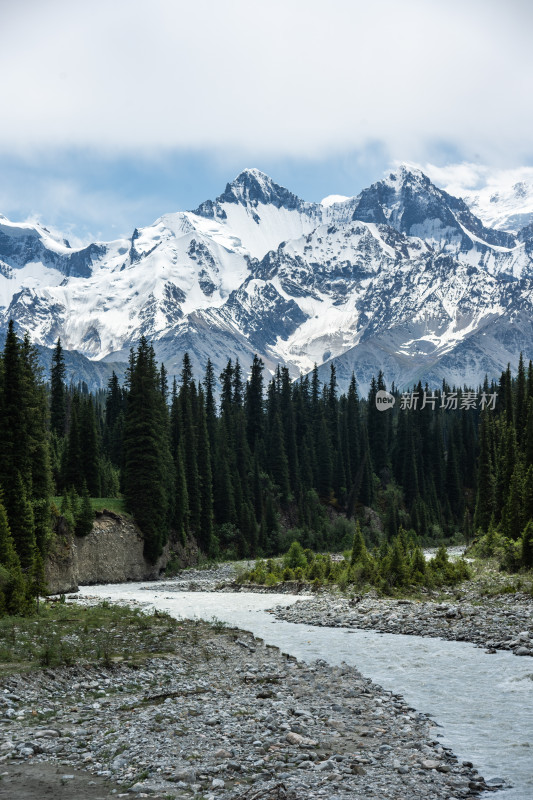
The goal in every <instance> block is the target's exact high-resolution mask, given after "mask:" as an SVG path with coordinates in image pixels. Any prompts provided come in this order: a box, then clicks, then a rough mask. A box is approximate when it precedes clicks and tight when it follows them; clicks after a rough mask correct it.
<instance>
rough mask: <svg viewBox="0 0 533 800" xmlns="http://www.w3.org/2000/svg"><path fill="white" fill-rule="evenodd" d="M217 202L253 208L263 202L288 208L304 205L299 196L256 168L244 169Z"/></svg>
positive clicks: (227, 186)
mask: <svg viewBox="0 0 533 800" xmlns="http://www.w3.org/2000/svg"><path fill="white" fill-rule="evenodd" d="M217 203H220V204H221V203H238V204H240V205H243V206H249V207H253V208H256V207H257V206H258V205H259V204H260V203H261V204H263V205H274V206H276V207H277V208H281V207H283V208H287V209H295V208H300V207H301V206H302V205H303V201H302V200H300V198H299V197H297V196H296V195H295V194H293V193H292V192H290V191H289V190H288V189H285V187H284V186H280V185H279V184H278V183H275V181H273V180H272V178H271V177H269V176H268V175H266V173H264V172H261V170H259V169H255V168H248V169H244V170H243V171H242V172H240V173H239V174H238V175H237V177H236V178H235V180H233V181H232V182H231V183H228V184H227V185H226V189H225V191H224V193H223V194H221V195H220V197H217Z"/></svg>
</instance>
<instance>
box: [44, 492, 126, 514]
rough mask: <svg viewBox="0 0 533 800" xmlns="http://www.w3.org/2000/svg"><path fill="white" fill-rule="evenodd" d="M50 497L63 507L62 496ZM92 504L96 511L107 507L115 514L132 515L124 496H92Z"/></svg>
mask: <svg viewBox="0 0 533 800" xmlns="http://www.w3.org/2000/svg"><path fill="white" fill-rule="evenodd" d="M50 499H51V501H52V503H54V505H56V506H57V508H58V509H60V508H61V500H62V498H61V497H51V498H50ZM91 505H92V507H93V510H94V511H103V510H104V508H105V509H107V511H113V512H114V513H115V514H122V515H123V516H125V517H130V516H131V515H130V514H128V512H127V511H126V506H125V504H124V498H123V497H91Z"/></svg>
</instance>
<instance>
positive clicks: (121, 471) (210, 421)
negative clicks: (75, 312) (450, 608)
mask: <svg viewBox="0 0 533 800" xmlns="http://www.w3.org/2000/svg"><path fill="white" fill-rule="evenodd" d="M0 367H1V369H0V405H1V411H2V413H1V416H0V425H1V426H2V431H1V436H0V485H1V489H2V502H1V504H0V565H1V567H0V612H1V613H24V612H26V611H28V610H29V609H31V608H32V605H33V604H34V602H35V598H36V597H38V595H39V593H42V592H43V591H44V589H45V584H44V562H45V560H46V554H47V550H48V547H49V545H50V542H51V541H52V538H53V537H54V536H55V535H57V534H56V531H57V530H58V520H59V519H60V518H61V519H62V520H63V522H64V523H65V524H67V526H68V527H70V529H71V531H72V532H73V533H75V535H78V536H83V535H86V534H87V533H88V532H89V531H90V530H91V527H92V521H93V519H94V512H93V507H92V504H91V498H95V497H105V498H112V497H122V498H123V502H124V504H125V508H126V510H127V511H128V512H129V513H131V514H132V515H133V517H134V519H135V521H136V522H137V523H138V525H139V527H140V529H141V531H142V533H143V537H144V549H145V555H146V557H147V558H148V559H149V560H150V561H152V562H154V561H155V560H156V559H157V558H158V556H159V555H160V554H161V552H162V549H163V547H164V545H165V543H166V542H167V541H168V540H169V538H170V539H171V540H173V541H179V542H180V543H181V544H183V545H185V544H186V543H187V542H192V541H194V543H195V544H196V545H197V547H198V549H199V551H200V552H201V553H202V554H203V555H205V556H206V557H209V558H218V557H224V558H242V557H269V556H274V555H277V554H280V553H283V552H286V551H287V550H288V549H289V546H290V545H291V543H293V542H298V543H299V545H301V546H302V548H309V549H312V550H314V551H339V550H343V549H346V548H352V560H353V559H354V558H355V556H354V555H353V554H354V552H355V550H357V552H358V553H359V552H360V551H361V550H362V549H364V552H365V553H366V548H368V549H369V550H372V549H374V548H375V549H377V548H380V551H379V552H381V553H382V555H383V554H386V553H387V548H389V551H390V554H392V553H393V552H394V550H395V549H396V550H398V544H397V541H398V533H399V532H400V541H404V540H405V536H406V532H409V542H410V544H409V545H405V546H404V551H405V549H406V548H408V547H409V548H411V549H410V552H412V553H414V555H413V557H416V558H418V559H419V555H418V551H417V550H416V548H415V550H416V552H415V550H413V546H414V545H413V542H416V543H417V544H419V543H423V544H440V543H442V542H444V541H457V540H466V541H471V540H473V539H474V538H475V537H476V538H477V540H478V542H480V544H478V547H479V548H480V551H481V552H482V553H484V554H487V555H494V554H497V555H498V556H499V557H500V560H501V563H502V565H503V566H504V567H505V568H507V569H511V570H517V569H519V568H520V567H522V566H524V567H531V566H532V565H533V366H532V364H531V362H530V363H529V365H528V366H527V368H526V366H525V365H524V363H523V361H522V359H521V361H520V364H519V368H518V372H517V374H516V375H514V376H513V375H512V374H511V371H510V369H507V371H506V372H505V373H503V374H502V376H501V378H500V380H499V382H497V383H496V382H492V383H491V384H489V383H488V382H487V381H485V385H484V386H482V387H461V388H459V387H449V386H447V385H446V384H443V385H442V386H441V387H440V388H439V389H438V390H435V389H433V388H429V387H427V386H425V387H423V386H421V385H420V384H419V385H418V386H415V387H413V389H412V391H409V392H399V391H398V390H397V389H396V388H395V387H394V386H392V387H390V393H391V395H392V396H393V397H394V399H395V402H394V405H393V406H392V407H390V408H388V410H386V411H381V410H379V408H378V403H376V395H377V394H378V392H383V391H384V390H385V389H386V388H387V387H386V385H385V378H384V376H383V375H382V374H379V375H378V376H377V377H376V378H375V379H373V380H372V384H371V387H370V391H369V394H368V396H367V397H360V396H359V392H358V387H357V381H356V376H352V379H351V381H350V384H349V388H348V391H347V393H345V394H344V393H341V392H340V391H339V389H338V386H337V379H336V373H335V366H334V365H332V366H331V371H330V377H329V381H328V382H327V383H321V381H320V380H319V378H318V371H317V369H316V368H315V370H314V371H313V372H312V373H311V374H309V375H306V376H304V377H302V378H300V379H298V380H296V381H292V380H291V378H290V376H289V372H288V370H287V369H286V368H284V367H279V368H278V369H277V370H276V372H275V374H274V376H273V377H271V376H268V375H267V374H266V373H265V370H264V367H263V363H262V361H261V360H260V359H259V358H257V357H255V358H254V360H253V363H252V364H251V365H250V367H249V371H248V368H246V369H243V367H242V366H241V365H240V364H239V362H238V361H237V362H235V363H232V361H228V363H227V365H226V367H225V369H224V371H223V372H222V374H221V375H220V376H217V375H215V374H214V371H213V367H212V365H211V363H210V362H209V361H208V363H207V364H206V367H205V374H204V375H202V376H196V375H194V374H193V371H192V367H191V362H190V359H189V356H188V355H187V354H186V353H185V354H184V357H183V364H182V370H181V374H180V375H179V376H177V377H176V378H174V377H173V378H172V380H169V376H168V375H167V372H166V370H165V367H164V365H159V364H158V363H157V362H156V359H155V355H154V350H153V347H152V346H151V345H150V343H149V342H148V341H146V340H145V339H144V338H143V339H141V341H140V343H139V345H138V347H137V348H136V349H134V350H132V352H131V355H130V360H129V364H128V368H127V372H126V380H125V383H124V385H120V383H119V381H118V378H117V377H116V375H114V374H113V377H112V378H111V380H110V381H109V385H108V387H107V390H102V391H99V392H97V393H96V394H91V393H89V392H88V390H87V387H86V386H84V385H83V384H81V385H77V386H72V385H69V386H67V385H66V383H65V365H64V360H63V351H62V348H61V343H60V341H58V343H57V346H56V348H55V351H54V355H53V359H52V365H51V378H50V383H47V382H45V379H44V376H43V375H42V374H41V372H40V370H39V368H38V365H37V356H36V353H35V351H34V349H33V347H32V345H31V343H30V341H29V339H28V337H27V336H26V337H25V338H24V339H23V340H22V341H21V340H20V339H18V338H17V336H16V334H15V331H14V327H13V324H12V323H10V325H9V329H8V333H7V337H6V341H5V346H4V350H3V353H2V356H1V360H0ZM474 397H475V398H476V401H474V399H473V398H474ZM479 398H484V399H482V400H481V401H479V402H478V400H479ZM488 398H491V402H488ZM356 523H357V525H356ZM354 532H355V537H354ZM402 537H403V538H402ZM390 557H391V558H392V555H390Z"/></svg>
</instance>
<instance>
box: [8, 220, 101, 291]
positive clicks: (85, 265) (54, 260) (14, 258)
mask: <svg viewBox="0 0 533 800" xmlns="http://www.w3.org/2000/svg"><path fill="white" fill-rule="evenodd" d="M105 253H106V247H105V246H104V245H100V244H90V245H89V246H88V247H85V248H84V249H83V250H75V251H73V252H72V253H57V252H55V251H54V250H51V249H50V248H48V247H47V246H46V244H45V242H44V241H43V239H42V237H41V235H40V234H39V231H38V230H37V229H31V228H27V229H22V230H21V229H15V230H13V229H12V228H10V227H7V226H5V227H3V226H2V224H1V223H0V261H1V262H3V264H4V265H5V266H4V269H5V268H6V267H11V268H13V269H20V268H22V267H25V266H26V264H31V263H33V262H38V263H41V264H44V265H45V266H47V267H51V268H53V269H57V270H58V271H59V272H61V273H62V274H63V275H65V276H66V277H75V278H88V277H89V276H90V275H91V273H92V265H93V262H95V261H97V260H98V259H100V258H102V257H103V256H104V255H105ZM4 274H5V272H4Z"/></svg>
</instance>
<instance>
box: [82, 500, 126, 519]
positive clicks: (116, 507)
mask: <svg viewBox="0 0 533 800" xmlns="http://www.w3.org/2000/svg"><path fill="white" fill-rule="evenodd" d="M91 503H92V507H93V509H94V510H95V511H103V510H104V508H106V509H107V510H108V511H114V513H115V514H124V515H125V516H129V514H128V512H127V511H126V506H125V505H124V498H123V497H91Z"/></svg>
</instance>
